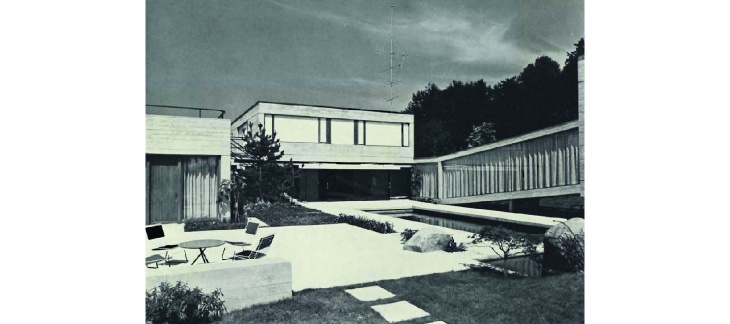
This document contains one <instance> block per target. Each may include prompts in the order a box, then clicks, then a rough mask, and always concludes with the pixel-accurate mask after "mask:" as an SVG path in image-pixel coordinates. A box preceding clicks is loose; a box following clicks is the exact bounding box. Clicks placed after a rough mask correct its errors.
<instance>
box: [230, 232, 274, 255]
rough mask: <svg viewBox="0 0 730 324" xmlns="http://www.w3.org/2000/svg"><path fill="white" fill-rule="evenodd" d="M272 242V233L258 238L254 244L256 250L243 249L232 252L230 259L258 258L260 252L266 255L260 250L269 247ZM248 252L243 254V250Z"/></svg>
mask: <svg viewBox="0 0 730 324" xmlns="http://www.w3.org/2000/svg"><path fill="white" fill-rule="evenodd" d="M273 243H274V234H271V235H268V236H265V237H262V238H261V239H260V240H259V244H258V245H257V246H256V250H245V249H244V250H243V251H241V252H239V253H236V254H234V255H233V256H232V257H231V260H233V261H235V260H251V259H258V258H259V255H260V254H263V255H266V254H265V253H262V252H261V251H263V250H267V249H269V248H271V244H273ZM247 251H248V252H249V253H248V255H245V254H244V253H245V252H247Z"/></svg>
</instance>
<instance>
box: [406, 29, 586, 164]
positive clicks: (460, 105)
mask: <svg viewBox="0 0 730 324" xmlns="http://www.w3.org/2000/svg"><path fill="white" fill-rule="evenodd" d="M575 46H576V50H575V51H573V52H570V53H568V59H567V60H566V65H565V67H564V68H563V69H562V70H561V69H560V64H558V62H556V61H554V60H553V59H551V58H550V57H547V56H540V57H538V58H537V59H535V61H534V62H533V63H530V64H528V65H527V66H526V67H525V68H524V69H523V70H522V71H521V72H520V73H519V74H518V75H516V76H513V77H509V78H506V79H504V80H502V81H500V82H498V83H497V84H495V85H492V86H488V85H487V84H486V83H485V82H484V81H483V80H478V81H474V82H462V81H456V80H454V81H452V82H451V84H449V85H448V86H447V87H446V88H444V89H440V88H439V87H438V86H436V85H435V84H432V83H429V84H428V85H426V87H425V89H423V90H420V91H417V92H416V93H414V94H413V96H412V98H411V102H410V103H409V104H408V107H407V108H406V109H405V111H404V112H406V113H411V114H413V116H414V121H415V126H414V133H415V145H414V155H415V157H432V156H441V155H446V154H450V153H453V152H456V151H460V150H463V149H466V148H468V147H470V146H474V145H476V144H478V143H481V141H478V140H477V139H478V138H480V137H479V136H478V134H474V130H475V127H482V126H483V125H484V124H485V123H486V124H490V123H491V124H493V126H492V130H493V131H494V132H493V133H491V134H492V135H494V138H495V139H496V140H502V139H506V138H510V137H515V136H519V135H523V134H525V133H528V132H532V131H536V130H539V129H542V128H546V127H550V126H554V125H558V124H561V123H565V122H568V121H571V120H575V119H577V118H578V85H577V79H578V75H577V58H578V56H580V55H583V53H584V52H585V50H584V49H583V48H584V41H583V39H582V38H581V39H580V40H579V41H578V43H576V44H575ZM483 130H484V131H487V130H489V129H488V128H483ZM485 135H486V137H485V138H484V139H485V140H486V141H490V140H492V138H491V136H489V135H488V134H485ZM475 140H477V141H476V142H474V141H475Z"/></svg>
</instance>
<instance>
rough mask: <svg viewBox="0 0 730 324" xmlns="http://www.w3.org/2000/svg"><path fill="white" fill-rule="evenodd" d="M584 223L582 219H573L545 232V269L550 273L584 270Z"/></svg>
mask: <svg viewBox="0 0 730 324" xmlns="http://www.w3.org/2000/svg"><path fill="white" fill-rule="evenodd" d="M584 223H585V221H584V220H583V219H582V218H571V219H569V220H568V221H566V222H563V223H560V224H557V225H554V226H553V227H550V229H548V230H547V232H545V238H544V240H543V243H544V244H543V246H544V254H543V269H544V270H545V271H548V272H575V271H582V270H583V262H584V251H583V247H584V244H585V241H584V235H585V232H584Z"/></svg>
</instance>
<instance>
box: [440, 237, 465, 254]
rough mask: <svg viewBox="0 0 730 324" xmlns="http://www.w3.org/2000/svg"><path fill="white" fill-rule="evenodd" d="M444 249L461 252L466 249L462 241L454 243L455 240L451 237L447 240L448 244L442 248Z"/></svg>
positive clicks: (450, 251)
mask: <svg viewBox="0 0 730 324" xmlns="http://www.w3.org/2000/svg"><path fill="white" fill-rule="evenodd" d="M444 251H446V252H449V253H452V252H462V251H466V246H465V245H464V243H460V244H458V245H457V244H456V241H454V238H453V237H451V241H449V244H447V245H446V247H445V248H444Z"/></svg>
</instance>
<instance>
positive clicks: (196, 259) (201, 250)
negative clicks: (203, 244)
mask: <svg viewBox="0 0 730 324" xmlns="http://www.w3.org/2000/svg"><path fill="white" fill-rule="evenodd" d="M200 256H205V254H204V253H203V249H200V254H198V256H197V257H196V258H195V260H193V263H191V264H190V265H193V264H195V261H198V259H199V258H200ZM203 262H205V259H203Z"/></svg>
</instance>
